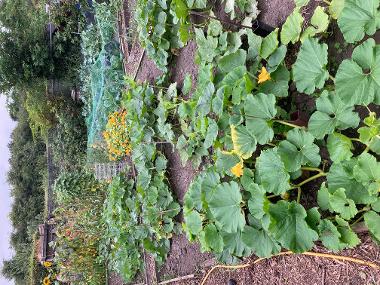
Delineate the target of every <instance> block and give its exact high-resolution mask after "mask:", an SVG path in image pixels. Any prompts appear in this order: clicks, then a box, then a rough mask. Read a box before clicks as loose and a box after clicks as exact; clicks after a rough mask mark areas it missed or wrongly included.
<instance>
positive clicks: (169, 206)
mask: <svg viewBox="0 0 380 285" xmlns="http://www.w3.org/2000/svg"><path fill="white" fill-rule="evenodd" d="M162 175H163V174H162V173H161V176H155V177H154V178H153V180H152V181H151V182H150V184H149V186H147V187H145V189H138V188H136V184H135V182H134V181H133V180H132V179H128V178H124V177H123V176H119V177H117V178H114V179H113V181H112V183H111V184H110V185H109V188H108V197H107V200H106V203H105V206H104V211H103V219H104V221H105V223H106V226H107V233H106V236H105V243H104V244H103V250H104V252H103V254H105V256H108V259H109V267H110V269H112V270H115V271H116V272H118V273H119V274H121V276H122V277H123V279H125V280H126V281H129V280H132V279H133V278H134V276H135V275H136V273H137V272H138V271H139V270H141V269H142V267H143V257H142V256H143V253H142V249H145V250H146V251H147V252H149V253H151V254H153V256H154V257H155V259H156V261H157V262H158V263H159V264H161V263H162V262H163V261H164V260H165V258H166V255H167V253H168V252H169V249H170V243H169V238H170V237H171V236H172V232H173V230H174V227H175V222H174V220H173V218H174V217H175V216H176V215H177V214H178V213H179V211H180V207H179V205H178V204H177V203H175V202H174V201H173V198H172V196H171V193H170V192H169V188H168V186H167V185H166V183H165V182H164V180H163V178H164V177H163V176H162Z"/></svg>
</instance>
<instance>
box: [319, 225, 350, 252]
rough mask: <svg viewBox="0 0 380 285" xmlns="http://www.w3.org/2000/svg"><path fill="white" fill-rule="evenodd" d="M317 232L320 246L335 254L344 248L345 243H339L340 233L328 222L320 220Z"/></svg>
mask: <svg viewBox="0 0 380 285" xmlns="http://www.w3.org/2000/svg"><path fill="white" fill-rule="evenodd" d="M318 231H319V238H320V240H321V242H322V244H323V245H324V246H325V247H327V248H328V249H330V250H332V251H334V252H337V251H340V250H342V249H344V248H345V243H342V242H341V241H340V238H341V234H340V232H339V231H338V229H337V227H336V226H335V225H334V224H333V223H332V222H331V221H330V220H322V221H321V223H320V224H319V226H318Z"/></svg>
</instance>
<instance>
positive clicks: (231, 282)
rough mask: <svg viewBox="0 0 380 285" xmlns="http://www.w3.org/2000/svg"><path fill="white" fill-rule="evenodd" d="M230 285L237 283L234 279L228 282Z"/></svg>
mask: <svg viewBox="0 0 380 285" xmlns="http://www.w3.org/2000/svg"><path fill="white" fill-rule="evenodd" d="M227 284H228V285H237V282H236V281H235V280H234V279H230V280H228V283H227Z"/></svg>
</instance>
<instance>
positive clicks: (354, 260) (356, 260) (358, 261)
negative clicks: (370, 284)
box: [201, 251, 380, 285]
mask: <svg viewBox="0 0 380 285" xmlns="http://www.w3.org/2000/svg"><path fill="white" fill-rule="evenodd" d="M293 254H296V253H294V252H292V251H284V252H280V253H278V254H275V255H273V256H272V257H278V256H283V255H293ZM299 254H301V255H306V256H313V257H321V258H328V259H334V260H340V261H349V262H352V263H356V264H360V265H364V266H368V267H372V268H374V269H377V270H380V266H379V265H377V264H376V263H374V262H370V261H366V260H362V259H359V258H354V257H349V256H339V255H335V254H327V253H319V252H311V251H306V252H303V253H299ZM267 259H268V258H266V257H264V258H258V259H256V260H255V261H253V262H248V263H246V264H240V265H216V266H214V267H212V268H211V269H210V270H209V271H208V272H207V274H206V276H205V277H204V278H203V280H202V283H201V285H204V284H206V281H207V279H208V278H209V276H210V275H211V273H212V272H213V271H215V270H216V269H218V268H223V269H229V270H231V269H244V268H247V267H251V266H253V265H256V264H258V263H260V262H262V261H264V260H267Z"/></svg>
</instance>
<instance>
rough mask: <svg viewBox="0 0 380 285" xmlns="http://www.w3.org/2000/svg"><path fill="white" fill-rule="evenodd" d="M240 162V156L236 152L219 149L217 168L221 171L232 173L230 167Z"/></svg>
mask: <svg viewBox="0 0 380 285" xmlns="http://www.w3.org/2000/svg"><path fill="white" fill-rule="evenodd" d="M239 162H240V157H239V156H238V155H237V154H236V153H232V152H224V151H221V150H218V152H217V156H216V168H217V169H218V171H220V172H221V173H227V174H231V172H230V169H231V168H232V167H234V166H235V165H236V164H237V163H239Z"/></svg>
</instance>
